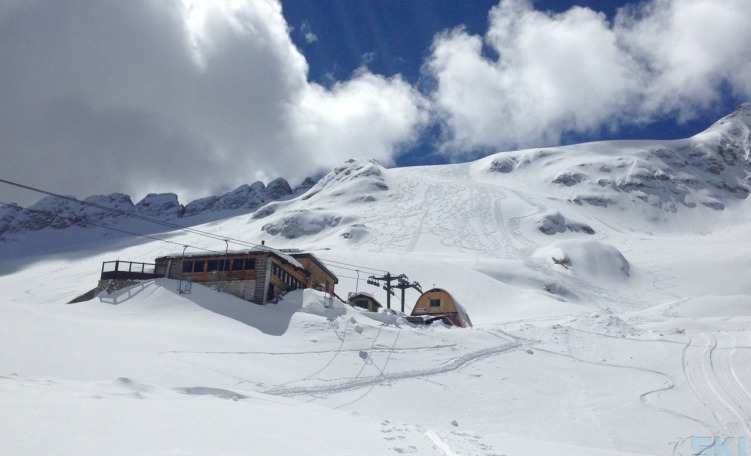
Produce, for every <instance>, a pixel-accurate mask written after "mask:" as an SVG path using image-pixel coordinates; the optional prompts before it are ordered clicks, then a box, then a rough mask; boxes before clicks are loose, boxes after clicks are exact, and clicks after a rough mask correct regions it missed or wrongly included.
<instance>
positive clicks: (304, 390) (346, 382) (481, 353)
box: [264, 342, 522, 396]
mask: <svg viewBox="0 0 751 456" xmlns="http://www.w3.org/2000/svg"><path fill="white" fill-rule="evenodd" d="M521 346H522V343H521V342H511V343H508V344H503V345H497V346H493V347H490V348H485V349H482V350H476V351H472V352H468V353H464V354H463V355H461V356H458V357H456V358H452V359H450V360H448V361H446V362H444V363H442V364H440V365H438V366H434V367H428V368H424V369H416V370H408V371H401V372H382V373H381V374H380V375H376V376H368V377H354V378H345V379H338V380H332V381H327V382H325V383H324V384H320V385H312V386H278V387H275V388H271V389H269V390H267V391H264V393H266V394H271V395H277V396H301V395H322V394H335V393H339V392H342V391H349V390H354V389H358V388H365V387H368V386H371V385H376V384H380V383H387V382H392V381H397V380H407V379H412V378H419V377H430V376H434V375H439V374H445V373H447V372H452V371H455V370H457V369H460V368H462V367H464V366H466V365H468V364H471V363H473V362H475V361H478V360H481V359H483V358H487V357H490V356H494V355H499V354H501V353H507V352H509V351H512V350H515V349H517V348H520V347H521ZM384 371H385V368H384Z"/></svg>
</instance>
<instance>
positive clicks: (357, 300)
mask: <svg viewBox="0 0 751 456" xmlns="http://www.w3.org/2000/svg"><path fill="white" fill-rule="evenodd" d="M347 302H348V303H349V305H351V306H353V307H359V308H361V309H365V310H367V311H368V312H378V311H379V310H381V308H383V306H382V305H381V303H380V302H378V301H376V299H375V298H374V297H373V295H371V294H370V293H363V292H360V293H350V295H349V297H348V298H347Z"/></svg>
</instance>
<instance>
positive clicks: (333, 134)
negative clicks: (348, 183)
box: [0, 0, 424, 203]
mask: <svg viewBox="0 0 751 456" xmlns="http://www.w3.org/2000/svg"><path fill="white" fill-rule="evenodd" d="M2 5H3V6H0V67H2V68H3V71H2V72H0V101H2V102H1V103H0V144H3V149H2V158H3V167H2V173H1V174H2V176H3V177H4V178H7V179H10V180H17V181H21V182H24V183H27V184H30V185H35V186H40V187H43V188H48V189H53V190H57V191H61V192H64V193H72V194H75V195H77V196H80V197H84V196H87V195H89V194H92V193H108V192H113V191H122V192H126V193H129V194H131V195H132V196H133V197H134V198H140V197H142V196H144V195H145V194H146V193H147V192H152V191H176V192H178V194H179V195H180V197H181V199H182V200H183V201H185V202H187V200H189V199H191V198H195V197H198V196H203V195H206V194H208V193H211V192H215V191H218V190H219V189H227V187H231V186H234V185H239V184H242V183H248V182H252V181H254V180H255V179H258V178H265V179H269V178H273V177H276V176H279V175H281V176H283V177H285V178H288V179H290V180H292V181H295V180H298V181H299V180H301V179H302V178H304V177H305V176H307V175H309V174H311V173H314V172H316V171H319V170H327V168H330V167H331V166H332V164H336V163H338V162H339V161H341V160H342V159H343V158H346V157H349V156H355V155H370V156H374V157H379V158H381V159H383V160H384V161H389V159H390V158H391V157H392V156H393V154H394V153H395V151H396V150H397V149H398V147H399V145H400V144H402V143H404V142H408V141H409V140H410V139H411V138H413V137H414V135H415V131H416V129H417V128H418V127H419V125H420V124H421V123H422V122H424V119H423V116H422V115H421V114H420V110H419V108H418V107H417V105H416V103H420V102H421V101H420V100H421V97H420V96H419V94H417V93H416V92H415V91H414V90H413V89H412V88H411V87H410V86H409V85H408V84H406V83H404V82H403V81H401V80H400V79H398V78H392V79H386V78H382V77H379V76H376V75H372V74H369V73H367V72H360V73H358V74H356V75H355V76H354V77H353V79H352V80H350V81H344V82H340V83H338V84H335V85H334V86H333V87H332V88H331V89H330V90H329V89H325V88H323V87H321V86H318V85H316V84H311V83H309V82H308V81H307V71H308V67H307V62H306V61H305V59H304V57H303V56H302V55H301V54H300V52H299V51H298V50H297V49H296V48H295V46H294V45H293V43H292V41H291V40H290V37H289V29H288V26H287V23H286V22H285V20H284V18H283V16H282V10H281V6H280V4H279V2H278V1H277V0H244V1H215V0H183V1H180V2H178V1H175V2H160V1H157V2H155V1H150V0H132V1H129V2H114V3H112V2H100V1H97V0H61V1H42V0H29V1H26V2H11V3H4V4H2ZM389 107H398V109H389ZM311 132H312V133H311ZM355 132H359V133H360V134H356V133H355ZM8 190H9V189H8V188H7V187H5V186H4V187H3V188H2V189H0V191H2V197H3V198H0V200H4V199H11V200H17V201H20V202H22V203H28V202H30V201H33V200H35V199H37V198H38V197H39V195H26V194H20V193H13V192H10V191H8ZM9 195H10V196H9Z"/></svg>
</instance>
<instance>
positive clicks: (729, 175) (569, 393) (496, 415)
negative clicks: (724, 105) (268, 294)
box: [0, 105, 751, 456]
mask: <svg viewBox="0 0 751 456" xmlns="http://www.w3.org/2000/svg"><path fill="white" fill-rule="evenodd" d="M750 126H751V105H744V106H742V107H741V108H739V110H738V111H736V112H735V113H733V114H731V115H730V116H728V117H726V118H724V119H722V120H721V121H719V122H717V123H716V124H715V125H713V126H712V127H710V128H709V129H708V130H707V131H705V132H703V133H701V134H699V135H696V136H694V137H692V138H688V139H685V140H679V141H638V142H636V141H628V142H600V143H590V144H581V145H575V146H568V147H560V148H551V149H534V150H524V151H516V152H505V153H499V154H496V155H493V156H489V157H486V158H484V159H481V160H479V161H476V162H473V163H466V164H457V165H446V166H434V167H414V168H400V169H385V168H384V167H382V166H381V165H379V164H378V163H377V162H374V161H371V160H367V159H353V160H349V161H347V162H346V163H343V164H342V165H341V166H340V167H338V168H336V169H335V170H333V171H332V172H331V173H329V174H328V175H327V176H325V177H324V178H323V179H321V180H320V181H319V182H318V183H316V184H315V185H312V186H311V188H310V189H309V190H308V191H307V192H305V193H303V194H298V195H297V196H295V195H290V192H291V190H290V191H286V190H284V191H282V192H281V193H278V194H277V193H275V192H271V193H269V195H270V196H268V197H264V198H266V199H263V198H256V197H251V196H250V195H251V194H257V192H256V193H254V190H253V186H249V187H241V188H239V189H237V190H236V191H234V192H231V193H229V194H227V195H224V196H223V197H217V198H208V199H206V200H200V201H198V202H194V203H191V204H192V206H191V204H189V205H187V206H185V208H184V209H183V211H184V216H183V217H182V218H180V220H179V223H181V224H184V225H187V224H191V225H193V222H190V220H191V219H193V220H195V221H196V223H199V222H200V223H203V224H197V225H194V226H193V228H194V230H177V229H174V228H170V227H165V226H163V225H156V224H153V223H150V222H149V221H148V220H145V219H143V218H141V219H135V220H133V219H131V218H128V217H112V216H110V215H108V214H107V212H106V211H105V212H104V213H98V214H97V215H94V214H90V213H89V212H86V217H88V218H87V221H88V222H89V223H80V220H81V211H90V210H91V207H88V208H83V209H82V208H81V207H78V206H76V204H75V203H74V202H72V201H64V202H60V201H57V202H53V201H51V200H47V199H45V200H43V201H41V202H40V203H38V204H37V205H36V206H35V208H34V209H35V211H36V212H33V213H29V212H27V213H26V214H25V215H24V217H26V218H25V219H24V220H25V222H23V223H24V224H31V225H30V226H34V228H30V229H17V228H14V229H6V230H5V233H4V235H3V236H4V240H3V241H1V242H0V257H2V262H1V263H0V289H2V291H3V296H2V298H0V315H1V316H2V318H0V344H1V345H2V347H3V350H2V352H1V353H2V354H0V410H2V413H0V429H2V436H3V438H2V439H0V452H1V453H3V454H76V455H82V454H89V455H95V454H96V455H99V454H123V455H126V454H127V455H131V454H195V455H199V454H200V455H214V454H215V455H227V454H236V455H247V454H280V455H292V454H295V455H298V454H325V455H329V454H368V455H384V454H424V455H444V456H445V455H501V454H504V455H658V454H683V455H689V454H694V453H695V452H696V451H695V449H696V445H698V443H697V442H702V441H706V439H705V440H699V439H696V438H699V437H721V438H732V439H734V440H732V441H731V442H735V444H736V447H735V449H737V444H738V442H740V438H742V437H745V438H748V437H751V348H750V347H751V332H749V331H748V328H749V327H750V325H751V282H749V280H748V271H749V270H751V255H749V252H751V217H750V216H749V214H750V212H749V209H750V206H749V198H748V195H749V189H751V179H750V177H749V176H751V159H750V158H749V155H750V151H751V140H750V139H749V131H750ZM269 187H272V185H271V184H269V186H267V187H266V191H268V189H269ZM102 198H104V199H98V200H96V202H97V204H99V205H102V206H117V207H119V208H122V210H124V211H126V212H134V213H138V214H147V213H149V212H148V211H152V212H151V213H159V214H165V213H168V212H169V211H172V210H177V209H176V207H175V206H174V205H173V203H176V199H174V200H173V199H172V198H171V197H170V198H168V197H156V196H155V197H153V201H147V203H148V204H146V203H144V204H141V203H139V204H137V205H133V204H132V203H131V202H130V199H129V198H127V197H125V196H124V195H110V196H108V197H102ZM262 200H263V201H262ZM238 208H245V209H246V210H243V211H238ZM249 208H253V209H249ZM256 208H257V210H256ZM153 211H156V212H153ZM194 211H195V214H197V215H195V216H188V214H193V213H194ZM207 211H211V214H212V215H211V217H209V218H207V219H201V218H200V217H201V215H200V214H206V213H207ZM14 214H15V215H14ZM18 214H20V210H14V209H12V208H11V209H5V210H4V211H3V212H2V213H0V224H4V225H2V226H5V227H8V226H14V227H20V226H22V225H21V224H19V223H20V222H18V220H20V219H19V218H18V217H17V216H18ZM45 214H47V216H45ZM50 214H51V215H50ZM238 214H242V215H238ZM45 217H46V218H45ZM107 217H110V218H107ZM193 217H195V218H193ZM172 220H174V219H172ZM204 222H206V223H204ZM112 228H116V229H120V231H113V230H112ZM124 231H127V232H131V233H140V234H148V235H149V236H150V237H149V238H143V237H137V236H132V235H130V234H127V233H126V232H124ZM204 233H210V234H211V235H212V236H211V237H209V236H205V235H204ZM224 239H228V242H227V243H225V241H224ZM236 240H241V241H243V242H246V243H261V241H264V242H265V244H266V246H269V247H273V248H296V249H301V250H303V251H308V252H311V253H313V254H315V255H316V256H317V257H318V258H319V259H320V260H321V261H323V262H324V264H325V265H326V266H327V267H329V268H330V269H331V270H332V271H334V272H335V273H336V274H337V275H338V276H339V284H338V285H337V287H336V291H337V294H339V295H340V296H346V295H347V293H348V292H354V291H355V290H359V291H367V292H369V293H373V294H374V295H375V296H376V297H377V298H378V299H379V300H380V301H381V302H385V301H386V296H385V292H384V291H383V290H381V289H379V288H377V287H373V286H371V285H368V284H367V283H366V281H365V279H367V277H368V276H369V275H372V274H379V273H384V272H387V271H388V272H390V273H392V274H402V273H403V274H406V275H407V276H408V277H409V279H410V280H412V281H419V282H420V283H421V284H422V286H423V289H428V288H431V287H433V286H435V287H440V288H444V289H446V290H448V291H450V292H451V293H452V295H454V297H456V298H457V300H458V301H459V302H461V304H462V305H463V306H464V308H466V310H467V312H468V313H469V315H470V317H471V319H472V321H473V323H474V328H472V329H459V328H449V327H444V326H443V325H440V324H439V325H437V326H431V327H413V326H411V325H409V324H408V323H407V322H406V321H405V320H404V319H402V318H398V317H395V316H393V315H388V314H383V313H380V314H370V313H367V312H362V311H360V310H359V309H354V308H351V307H348V306H345V305H343V304H341V303H338V302H336V301H334V304H333V305H330V304H329V302H328V301H327V299H326V297H325V296H323V295H322V294H321V293H319V292H316V291H313V290H305V291H296V292H293V293H289V294H287V295H286V296H285V298H284V300H283V301H282V302H280V303H279V304H278V305H267V306H257V305H254V304H250V303H247V302H245V301H242V300H239V299H237V298H234V297H232V296H229V295H226V294H224V293H218V292H216V291H214V290H211V289H209V288H206V287H204V286H202V285H199V284H194V285H193V291H192V293H191V294H179V293H177V284H176V283H175V282H174V281H171V280H168V279H158V280H155V281H153V280H152V281H146V282H143V283H141V284H140V285H137V286H135V287H132V288H128V289H124V290H121V291H119V292H117V293H115V294H110V295H107V294H103V295H100V297H98V298H95V299H94V300H91V301H87V302H83V303H78V304H71V305H67V304H66V303H67V302H69V301H70V300H71V299H73V298H75V297H77V296H79V295H80V294H82V293H83V292H85V291H87V290H89V289H91V288H93V287H94V286H95V285H96V282H97V280H98V278H99V272H100V268H101V264H102V262H103V261H108V260H114V259H121V260H132V261H145V262H151V261H153V260H154V259H155V258H156V257H159V256H163V255H168V254H173V253H176V252H180V251H182V250H183V246H188V251H191V250H193V251H196V249H200V248H205V249H213V250H221V251H223V250H224V249H225V247H226V245H229V247H230V248H232V247H233V246H232V243H233V242H234V241H236ZM358 278H359V279H360V280H359V281H358ZM418 296H419V294H418V293H417V292H416V291H415V290H408V291H407V292H406V309H405V310H406V311H407V312H409V311H410V310H411V308H412V306H413V305H414V303H415V301H416V300H417V298H418ZM398 301H399V299H398V295H397V296H396V297H393V298H392V306H393V307H398V306H399V304H398ZM394 303H397V304H394ZM692 438H694V439H693V440H692ZM733 451H735V450H733ZM733 454H735V453H733Z"/></svg>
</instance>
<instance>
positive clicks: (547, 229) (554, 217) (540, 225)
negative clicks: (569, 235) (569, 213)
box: [537, 212, 595, 236]
mask: <svg viewBox="0 0 751 456" xmlns="http://www.w3.org/2000/svg"><path fill="white" fill-rule="evenodd" d="M537 229H538V230H540V232H541V233H543V234H547V235H549V236H550V235H554V234H558V233H565V232H566V231H573V232H575V233H579V232H581V233H585V234H595V230H594V229H592V227H591V226H589V225H587V224H586V223H580V222H575V221H573V220H569V219H567V218H566V217H564V216H563V214H561V213H560V212H556V213H553V214H546V215H544V216H543V217H542V218H541V219H540V220H538V222H537Z"/></svg>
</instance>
